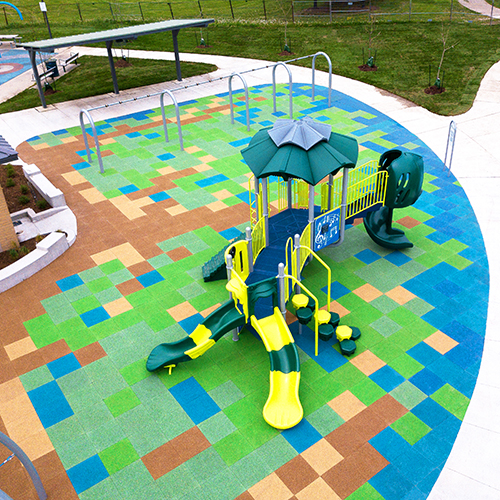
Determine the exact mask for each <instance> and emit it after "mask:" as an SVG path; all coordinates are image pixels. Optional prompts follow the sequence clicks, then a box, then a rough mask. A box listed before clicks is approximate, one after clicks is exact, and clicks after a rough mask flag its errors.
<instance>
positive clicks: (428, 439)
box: [413, 430, 453, 479]
mask: <svg viewBox="0 0 500 500" xmlns="http://www.w3.org/2000/svg"><path fill="white" fill-rule="evenodd" d="M438 434H439V433H438V432H436V431H434V430H432V431H430V432H429V433H428V434H427V435H426V436H424V437H423V438H422V439H419V440H418V441H417V442H416V443H415V444H414V445H413V449H414V450H415V451H417V452H419V453H421V454H422V455H423V456H425V457H427V459H428V460H429V461H430V462H431V463H432V464H434V467H437V466H438V465H439V464H442V463H443V462H444V461H445V460H446V459H447V458H448V455H449V454H450V451H451V448H452V446H453V444H452V443H450V442H448V441H446V440H444V439H442V438H441V437H439V436H438ZM422 479H423V478H422Z"/></svg>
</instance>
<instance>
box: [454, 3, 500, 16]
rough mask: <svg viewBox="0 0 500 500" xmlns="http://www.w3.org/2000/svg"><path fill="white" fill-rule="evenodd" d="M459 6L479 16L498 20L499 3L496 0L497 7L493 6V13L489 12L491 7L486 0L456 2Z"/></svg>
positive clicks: (499, 12)
mask: <svg viewBox="0 0 500 500" xmlns="http://www.w3.org/2000/svg"><path fill="white" fill-rule="evenodd" d="M458 1H459V2H460V4H461V5H463V6H464V7H467V8H468V9H470V10H473V11H474V12H478V13H479V14H483V15H485V16H488V17H493V18H495V19H500V8H499V7H500V2H499V1H498V0H497V2H496V5H498V6H499V7H495V6H493V12H492V11H491V5H490V4H489V3H488V2H486V0H458Z"/></svg>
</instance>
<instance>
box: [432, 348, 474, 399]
mask: <svg viewBox="0 0 500 500" xmlns="http://www.w3.org/2000/svg"><path fill="white" fill-rule="evenodd" d="M427 368H429V370H431V371H432V372H433V373H435V374H436V375H437V376H438V377H441V378H442V379H443V380H446V382H448V383H449V384H450V385H451V386H452V387H454V388H455V389H456V390H457V391H460V392H461V393H462V394H463V395H464V396H467V397H468V398H470V397H472V393H473V392H474V387H475V385H476V378H475V377H473V376H472V375H471V374H470V373H468V372H467V371H465V370H464V369H463V368H461V367H460V366H458V365H456V364H455V363H454V362H453V361H451V360H450V359H448V358H446V357H445V356H442V357H441V358H440V359H438V360H437V361H434V362H433V363H432V364H430V365H428V366H427Z"/></svg>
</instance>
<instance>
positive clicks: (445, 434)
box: [428, 415, 462, 446]
mask: <svg viewBox="0 0 500 500" xmlns="http://www.w3.org/2000/svg"><path fill="white" fill-rule="evenodd" d="M461 425H462V422H461V420H459V419H458V418H457V417H455V416H454V415H450V416H449V417H448V418H447V419H446V420H445V421H444V422H442V423H440V424H439V425H438V426H437V427H436V428H435V429H433V430H432V431H431V432H430V433H429V434H428V435H430V436H433V437H435V438H436V439H442V440H443V441H446V442H447V443H448V444H450V445H451V446H453V444H454V442H455V439H456V438H457V434H458V431H459V430H460V426H461Z"/></svg>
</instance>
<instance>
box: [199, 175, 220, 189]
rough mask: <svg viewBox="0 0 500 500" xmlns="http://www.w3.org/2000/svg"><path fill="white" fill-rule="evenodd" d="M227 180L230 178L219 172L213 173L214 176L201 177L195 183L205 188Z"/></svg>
mask: <svg viewBox="0 0 500 500" xmlns="http://www.w3.org/2000/svg"><path fill="white" fill-rule="evenodd" d="M227 180H228V178H227V177H226V176H225V175H222V174H217V175H213V176H212V177H207V178H205V179H201V180H199V181H196V182H195V184H196V185H197V186H198V187H201V188H205V187H208V186H213V185H214V184H219V182H224V181H227Z"/></svg>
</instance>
